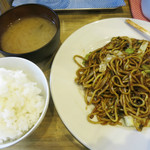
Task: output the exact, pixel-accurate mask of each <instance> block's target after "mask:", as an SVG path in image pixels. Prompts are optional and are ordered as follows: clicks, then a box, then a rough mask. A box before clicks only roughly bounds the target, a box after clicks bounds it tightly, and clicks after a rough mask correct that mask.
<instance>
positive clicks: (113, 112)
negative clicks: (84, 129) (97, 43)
mask: <svg viewBox="0 0 150 150" xmlns="http://www.w3.org/2000/svg"><path fill="white" fill-rule="evenodd" d="M78 59H82V60H83V62H82V64H81V63H79V62H78ZM74 61H75V62H76V63H77V65H78V66H79V69H78V70H77V72H76V78H75V82H76V83H77V84H79V85H81V86H83V88H84V91H85V97H84V98H85V102H86V104H87V105H91V104H92V105H94V109H93V110H92V112H91V113H90V114H89V115H88V116H87V118H88V121H89V122H91V123H98V124H102V125H107V124H109V125H123V122H122V120H125V118H126V117H130V118H132V120H133V126H134V127H135V128H136V129H137V130H138V131H142V129H143V127H146V126H148V123H149V120H150V42H148V41H145V40H137V39H133V38H129V37H113V38H112V39H111V41H110V42H109V43H108V44H106V45H105V46H104V47H102V48H99V49H97V50H95V51H93V52H90V53H89V54H87V55H86V57H82V56H79V55H75V56H74ZM93 118H96V120H93Z"/></svg>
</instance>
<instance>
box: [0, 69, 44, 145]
mask: <svg viewBox="0 0 150 150" xmlns="http://www.w3.org/2000/svg"><path fill="white" fill-rule="evenodd" d="M40 94H41V90H40V89H39V88H38V87H37V84H36V83H35V82H32V81H30V80H29V79H28V77H27V75H26V74H25V73H23V71H21V70H17V71H13V70H7V69H4V68H0V143H4V142H6V141H8V140H15V139H17V138H19V137H20V136H22V135H23V134H25V133H26V132H27V131H28V130H29V129H31V127H32V126H33V125H34V124H35V123H36V122H37V120H38V119H39V117H40V114H41V112H42V110H43V108H44V103H45V101H44V98H43V97H42V96H41V95H40Z"/></svg>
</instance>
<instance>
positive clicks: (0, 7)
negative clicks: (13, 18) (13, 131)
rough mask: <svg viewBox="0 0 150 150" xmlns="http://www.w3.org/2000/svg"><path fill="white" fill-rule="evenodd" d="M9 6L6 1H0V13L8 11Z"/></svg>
mask: <svg viewBox="0 0 150 150" xmlns="http://www.w3.org/2000/svg"><path fill="white" fill-rule="evenodd" d="M10 7H11V6H10V4H9V2H8V1H7V0H0V12H1V14H2V13H4V12H5V11H7V10H9V9H10Z"/></svg>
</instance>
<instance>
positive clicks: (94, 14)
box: [5, 0, 132, 150]
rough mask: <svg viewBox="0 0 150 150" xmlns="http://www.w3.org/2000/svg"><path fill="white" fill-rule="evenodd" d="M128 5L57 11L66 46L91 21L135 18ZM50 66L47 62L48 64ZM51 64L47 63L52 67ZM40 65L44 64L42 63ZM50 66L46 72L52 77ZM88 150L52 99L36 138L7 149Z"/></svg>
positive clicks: (28, 138)
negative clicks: (101, 8) (67, 124)
mask: <svg viewBox="0 0 150 150" xmlns="http://www.w3.org/2000/svg"><path fill="white" fill-rule="evenodd" d="M125 3H126V6H123V7H119V8H117V9H109V10H108V9H105V10H78V11H77V10H74V11H59V12H56V13H57V14H58V16H59V18H60V26H61V35H60V40H61V43H63V42H64V41H65V40H66V39H67V38H68V37H69V36H70V35H71V34H72V33H73V32H74V31H76V30H77V29H79V28H81V27H82V26H84V25H86V24H89V23H91V22H94V21H97V20H101V19H104V18H114V17H128V18H131V17H132V15H131V12H130V5H129V2H128V0H125ZM46 63H47V62H46ZM48 63H49V61H48ZM48 63H47V64H48ZM39 65H40V64H39ZM49 70H50V65H47V69H45V70H44V72H45V74H46V76H47V77H48V78H49ZM42 149H43V150H57V149H58V150H63V149H65V150H66V149H71V150H86V149H87V148H86V147H85V146H83V145H82V144H81V143H80V142H78V141H77V140H76V138H75V137H73V136H72V134H71V133H70V132H69V131H68V130H67V128H66V127H65V125H64V124H63V123H62V121H61V119H60V117H59V116H58V113H57V111H56V109H55V106H54V103H53V100H52V98H50V104H49V108H48V111H47V113H46V116H45V118H44V120H43V122H42V123H41V125H40V126H39V127H38V128H37V129H36V130H35V131H34V132H33V134H32V135H30V136H29V137H27V138H26V139H24V140H23V141H21V142H19V143H17V144H15V145H13V146H11V147H9V148H6V149H5V150H42Z"/></svg>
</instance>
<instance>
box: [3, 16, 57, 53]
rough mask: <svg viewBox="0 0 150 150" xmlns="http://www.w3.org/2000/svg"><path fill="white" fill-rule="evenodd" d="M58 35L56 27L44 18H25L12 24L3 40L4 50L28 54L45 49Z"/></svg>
mask: <svg viewBox="0 0 150 150" xmlns="http://www.w3.org/2000/svg"><path fill="white" fill-rule="evenodd" d="M55 33H56V25H55V24H54V23H53V22H51V21H49V20H47V19H44V18H40V17H30V18H23V19H19V20H17V21H15V22H14V23H12V24H11V25H10V26H9V27H8V29H7V30H6V31H5V32H4V34H3V35H2V38H1V46H2V50H3V51H6V52H9V53H14V54H15V53H17V54H21V53H27V52H31V51H34V50H36V49H39V48H41V47H43V46H44V45H45V44H47V43H48V42H49V41H50V40H51V39H52V38H53V37H54V35H55Z"/></svg>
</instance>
